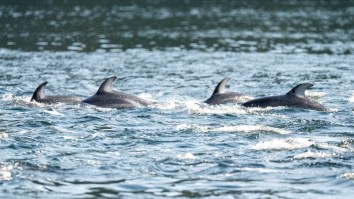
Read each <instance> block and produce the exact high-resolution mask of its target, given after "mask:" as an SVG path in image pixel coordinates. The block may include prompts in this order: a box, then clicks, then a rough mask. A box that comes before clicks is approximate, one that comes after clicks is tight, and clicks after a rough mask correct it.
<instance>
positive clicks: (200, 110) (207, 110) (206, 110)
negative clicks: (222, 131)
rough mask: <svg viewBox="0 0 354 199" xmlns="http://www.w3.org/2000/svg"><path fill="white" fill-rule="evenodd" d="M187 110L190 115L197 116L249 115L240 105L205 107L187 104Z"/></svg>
mask: <svg viewBox="0 0 354 199" xmlns="http://www.w3.org/2000/svg"><path fill="white" fill-rule="evenodd" d="M186 108H187V110H188V113H189V114H197V115H224V114H238V115H244V114H247V111H246V110H245V109H243V108H242V107H240V106H238V105H233V106H227V105H215V106H210V105H205V104H199V103H186Z"/></svg>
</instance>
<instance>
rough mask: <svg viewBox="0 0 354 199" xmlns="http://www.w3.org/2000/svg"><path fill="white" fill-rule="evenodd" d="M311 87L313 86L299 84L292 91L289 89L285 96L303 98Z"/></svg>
mask: <svg viewBox="0 0 354 199" xmlns="http://www.w3.org/2000/svg"><path fill="white" fill-rule="evenodd" d="M311 86H313V84H310V83H304V84H299V85H297V86H295V87H294V88H293V89H291V90H290V91H289V92H288V93H287V95H297V96H300V97H305V90H306V89H308V88H310V87H311Z"/></svg>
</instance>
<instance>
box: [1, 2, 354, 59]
mask: <svg viewBox="0 0 354 199" xmlns="http://www.w3.org/2000/svg"><path fill="white" fill-rule="evenodd" d="M352 27H354V1H353V0H347V1H278V0H273V1H266V2H264V1H215V2H211V1H203V2H195V1H177V0H176V1H168V2H166V1H136V2H131V1H105V2H96V1H85V3H82V2H80V1H61V2H57V1H46V2H36V3H34V2H30V1H23V2H12V1H8V2H6V1H4V2H3V3H2V4H0V28H1V30H2V31H1V33H0V35H1V40H0V47H6V48H11V49H22V50H27V51H28V50H30V51H38V50H39V51H40V50H55V51H85V52H92V51H113V52H117V51H121V50H126V49H130V48H145V49H159V50H161V49H170V48H172V49H197V50H203V51H215V50H222V51H237V52H268V51H274V52H286V53H303V52H307V53H326V54H350V53H352V52H353V50H354V39H353V38H354V37H353V35H354V29H353V28H352Z"/></svg>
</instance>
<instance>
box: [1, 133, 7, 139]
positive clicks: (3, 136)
mask: <svg viewBox="0 0 354 199" xmlns="http://www.w3.org/2000/svg"><path fill="white" fill-rule="evenodd" d="M8 137H9V135H8V134H7V133H4V132H0V140H3V139H6V138H8Z"/></svg>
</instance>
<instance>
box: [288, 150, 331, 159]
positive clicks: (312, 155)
mask: <svg viewBox="0 0 354 199" xmlns="http://www.w3.org/2000/svg"><path fill="white" fill-rule="evenodd" d="M330 157H333V154H330V153H324V152H312V151H307V152H305V153H301V154H299V155H295V156H294V158H295V159H306V158H330Z"/></svg>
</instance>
